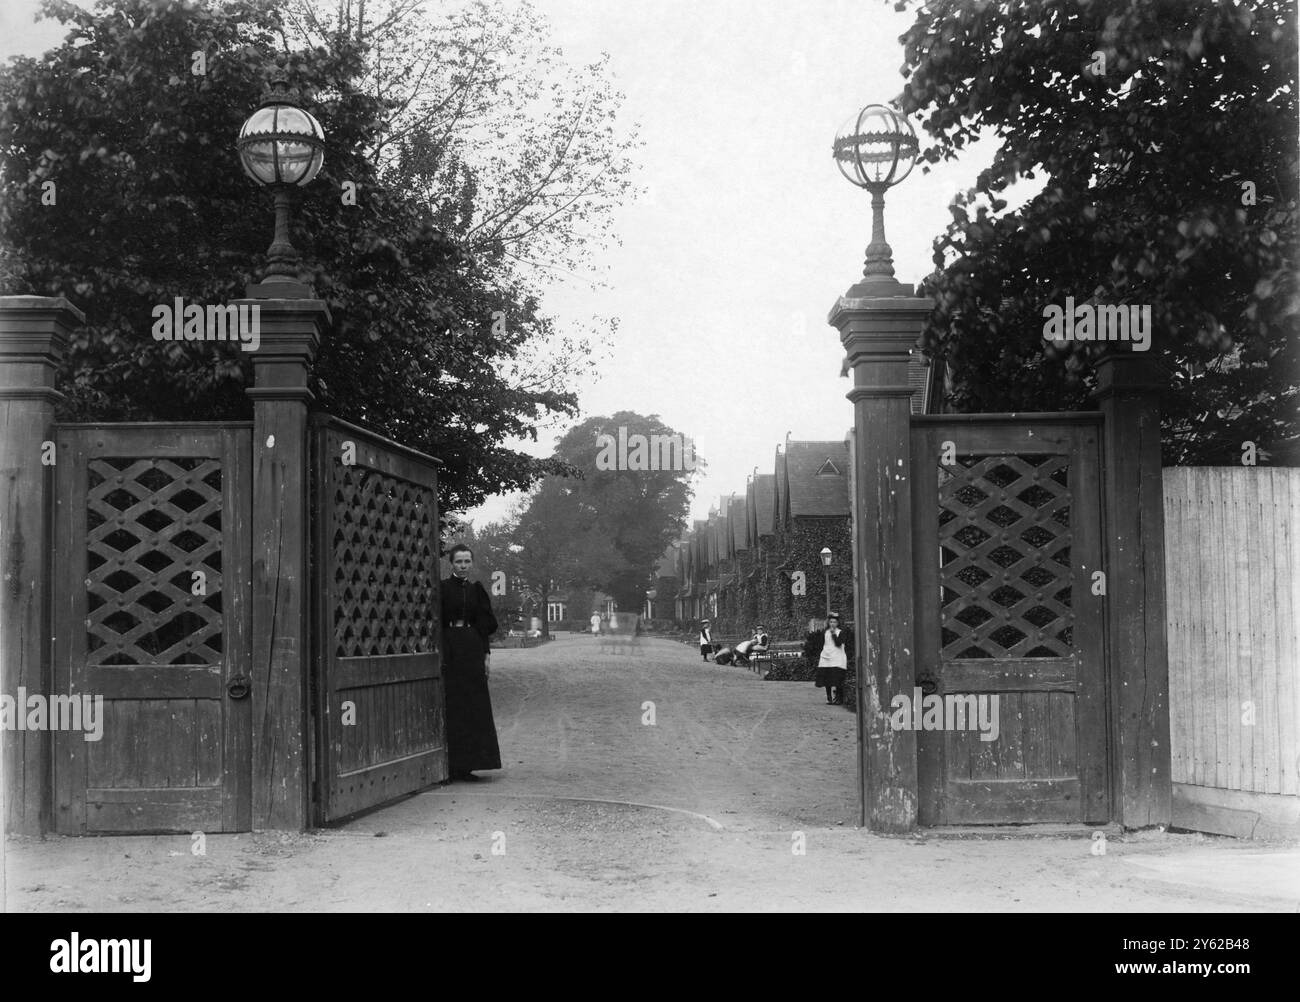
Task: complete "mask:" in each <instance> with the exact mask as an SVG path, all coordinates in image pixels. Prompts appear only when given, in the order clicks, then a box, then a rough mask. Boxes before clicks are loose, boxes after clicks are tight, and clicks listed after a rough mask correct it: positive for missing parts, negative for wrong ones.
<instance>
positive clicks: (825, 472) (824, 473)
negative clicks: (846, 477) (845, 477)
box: [817, 459, 840, 477]
mask: <svg viewBox="0 0 1300 1002" xmlns="http://www.w3.org/2000/svg"><path fill="white" fill-rule="evenodd" d="M817 476H819V477H838V476H840V470H839V467H837V466H836V465H835V464H834V463H832V462H831V461H830V460H829V459H827V460H826V462H824V463H822V468H821V469H820V470H818V471H817Z"/></svg>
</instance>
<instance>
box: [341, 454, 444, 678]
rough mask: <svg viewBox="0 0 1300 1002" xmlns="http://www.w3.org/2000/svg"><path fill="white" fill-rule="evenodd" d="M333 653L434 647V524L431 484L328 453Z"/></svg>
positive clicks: (404, 651) (413, 651)
mask: <svg viewBox="0 0 1300 1002" xmlns="http://www.w3.org/2000/svg"><path fill="white" fill-rule="evenodd" d="M330 466H331V469H332V480H333V483H332V487H333V505H332V506H331V507H332V514H331V525H330V538H331V540H332V545H333V550H334V554H333V556H334V561H333V563H334V596H335V604H334V610H333V626H334V643H335V653H336V655H337V656H339V657H365V656H374V655H385V654H422V653H427V652H429V651H432V650H433V649H434V637H435V632H434V630H435V623H434V589H435V588H436V587H437V583H438V580H437V574H438V549H437V539H438V526H437V522H436V520H435V516H434V513H435V511H436V501H437V499H436V498H435V496H434V493H433V491H432V490H430V489H429V488H428V487H424V486H421V485H419V484H414V483H411V482H410V481H407V480H402V479H400V478H397V477H393V476H389V475H388V474H386V473H381V472H379V471H377V470H372V469H369V468H367V467H365V466H360V465H355V466H348V465H344V464H343V462H342V461H341V460H340V459H339V458H338V457H335V458H334V460H333V462H332V463H331V464H330Z"/></svg>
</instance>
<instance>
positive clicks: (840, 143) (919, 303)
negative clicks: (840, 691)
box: [828, 104, 934, 832]
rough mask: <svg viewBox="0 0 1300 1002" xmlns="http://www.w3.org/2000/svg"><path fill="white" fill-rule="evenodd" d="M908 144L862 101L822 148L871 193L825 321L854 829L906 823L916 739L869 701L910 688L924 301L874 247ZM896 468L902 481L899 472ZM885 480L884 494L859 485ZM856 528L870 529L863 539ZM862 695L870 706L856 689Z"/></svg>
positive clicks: (912, 818)
mask: <svg viewBox="0 0 1300 1002" xmlns="http://www.w3.org/2000/svg"><path fill="white" fill-rule="evenodd" d="M919 145H920V144H919V143H918V142H917V139H916V133H915V132H914V131H913V129H912V126H911V125H910V124H908V122H907V120H906V119H905V118H904V117H903V116H902V115H901V114H899V113H898V112H897V111H894V110H892V109H890V108H888V107H886V106H884V105H879V104H874V105H867V106H866V107H865V108H863V109H862V110H861V111H859V112H858V113H857V114H855V115H854V116H853V117H852V118H850V119H849V121H848V122H847V123H845V125H844V127H843V128H841V129H840V131H839V134H838V135H836V137H835V141H834V144H833V146H832V155H833V156H834V159H835V163H836V166H837V167H838V168H839V170H840V173H841V174H843V175H844V177H845V178H847V179H848V180H849V181H850V182H852V183H853V184H855V185H857V186H858V187H859V188H865V189H866V190H867V191H869V192H871V195H872V199H871V208H872V228H871V243H870V244H869V245H868V246H867V254H866V265H865V267H864V268H863V271H862V278H861V279H860V280H859V281H857V282H855V283H854V284H853V285H852V286H850V287H849V289H848V291H847V292H845V293H844V295H842V296H841V297H840V298H839V299H838V300H837V301H836V303H835V306H834V307H833V308H832V310H831V314H830V316H829V318H828V319H829V321H830V323H831V326H833V327H835V328H837V329H838V330H839V333H840V343H841V344H842V345H843V346H844V351H845V356H846V357H845V360H844V362H845V370H846V371H848V372H850V373H852V374H853V389H852V390H851V391H850V393H849V399H850V400H852V401H853V411H854V441H855V449H854V459H853V463H854V468H853V475H854V482H855V483H856V484H857V485H858V486H857V489H856V490H855V492H854V497H853V517H854V523H855V524H856V525H857V527H858V529H859V531H858V532H857V533H856V534H855V539H854V544H853V558H852V559H853V561H854V563H853V569H854V571H855V573H856V574H857V575H858V582H857V584H858V587H857V589H856V593H857V594H856V606H855V612H854V619H855V623H856V625H857V631H858V638H859V644H858V651H859V655H858V670H859V684H858V686H857V694H858V720H859V724H860V726H859V728H858V741H859V748H858V785H859V788H860V789H861V790H862V808H863V812H862V816H861V820H862V823H863V824H865V825H867V826H869V827H870V828H871V829H872V830H873V831H891V832H905V831H910V830H911V829H913V828H914V827H915V826H916V823H917V805H918V803H919V802H920V786H919V781H918V772H917V744H916V735H915V733H914V732H912V731H910V730H897V731H896V730H894V728H893V727H892V726H890V724H889V721H888V717H887V715H886V714H881V713H880V712H878V711H875V712H872V710H871V707H873V706H876V707H878V706H890V705H893V701H894V699H896V698H897V697H899V696H902V697H903V698H909V694H910V693H911V692H912V689H913V687H914V686H915V681H916V666H915V659H914V657H913V653H912V652H913V649H914V648H915V646H916V643H915V637H914V635H913V627H914V619H913V608H912V605H913V596H912V564H913V551H912V537H911V532H912V521H911V505H912V493H911V492H912V484H911V478H910V477H909V476H908V475H907V474H906V471H907V470H909V469H911V444H910V443H911V438H910V436H911V396H912V384H911V382H910V380H909V371H910V365H911V361H912V352H913V350H914V349H915V346H916V339H917V335H919V334H920V333H921V330H922V329H923V327H924V326H925V322H926V318H927V317H928V316H929V314H930V312H931V311H932V310H933V308H934V303H933V302H932V301H931V300H930V299H928V298H926V297H922V296H917V295H916V292H915V288H914V287H913V286H912V285H910V284H905V283H903V282H899V281H898V280H897V279H896V278H895V277H894V265H893V252H892V251H891V250H890V248H889V244H888V243H887V242H886V241H885V191H886V190H887V189H888V188H890V187H892V186H893V185H895V184H898V183H899V182H900V181H902V180H904V179H905V178H906V177H907V176H908V175H909V174H910V173H911V171H912V168H913V166H914V165H915V163H916V158H917V153H918V150H919ZM900 473H901V474H902V475H901V476H900ZM879 483H888V484H890V489H889V490H888V491H876V490H867V489H865V485H869V484H879ZM863 526H873V527H874V526H881V527H882V530H883V531H882V532H881V533H880V535H879V537H877V538H872V539H871V541H870V543H869V542H868V534H867V533H864V532H862V531H861V529H862V527H863ZM867 692H870V693H871V696H870V701H869V702H868V700H867V699H866V696H865V695H864V693H867Z"/></svg>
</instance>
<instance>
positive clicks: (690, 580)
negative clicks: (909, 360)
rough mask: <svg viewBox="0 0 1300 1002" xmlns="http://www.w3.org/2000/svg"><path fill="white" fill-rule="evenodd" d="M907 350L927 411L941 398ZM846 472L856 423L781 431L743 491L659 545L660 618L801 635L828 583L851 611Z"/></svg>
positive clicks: (834, 598)
mask: <svg viewBox="0 0 1300 1002" xmlns="http://www.w3.org/2000/svg"><path fill="white" fill-rule="evenodd" d="M913 358H914V363H913V366H912V371H911V381H912V384H913V387H914V392H913V395H912V411H913V413H929V412H930V408H931V406H932V402H933V401H936V400H937V399H938V398H939V393H938V392H937V388H936V386H935V383H934V379H933V378H932V373H933V370H932V369H931V368H930V367H929V365H928V364H927V361H926V360H925V359H924V358H923V357H922V356H920V354H919V353H917V354H915V355H914V356H913ZM852 476H853V433H852V432H850V433H849V434H848V435H847V436H846V437H845V438H844V439H843V440H841V441H792V440H790V439H789V438H788V437H787V439H786V442H785V444H784V447H782V446H780V445H778V446H777V448H776V457H775V462H774V465H773V470H772V472H771V473H759V472H758V471H757V469H756V470H755V471H754V473H753V475H751V476H750V477H749V479H748V481H747V483H746V484H745V492H744V494H732V495H729V496H724V497H722V498H720V499H719V500H718V503H717V504H716V505H715V506H714V507H713V508H712V509H711V510H710V512H709V517H708V518H707V519H697V520H696V521H695V522H694V524H693V526H692V527H691V529H690V531H689V532H688V533H687V534H686V536H685V537H684V538H682V539H680V540H678V541H677V542H676V543H674V544H673V545H672V546H671V547H669V550H668V552H667V553H665V554H664V557H663V559H661V561H660V564H659V567H658V569H657V571H656V573H657V575H658V576H657V577H656V580H655V582H654V587H653V589H652V590H653V594H654V598H653V608H654V609H655V610H656V611H657V612H658V613H660V616H659V617H658V618H667V617H671V618H675V619H676V620H678V622H679V623H680V624H682V625H684V626H687V627H688V628H693V627H694V626H695V625H696V624H698V622H699V621H700V620H701V619H705V618H707V619H710V620H712V621H713V635H714V637H716V638H719V639H733V638H736V637H740V636H743V635H746V634H748V633H749V632H750V631H751V630H752V629H753V628H754V627H755V626H756V625H758V624H759V623H762V624H763V625H764V626H766V627H767V628H768V632H769V633H771V635H772V636H773V638H774V639H777V640H789V639H798V638H802V637H803V635H804V634H805V632H806V631H807V630H808V629H810V626H811V623H810V621H811V620H813V619H820V618H821V617H822V616H824V615H825V614H826V610H827V606H828V598H827V587H828V585H829V589H830V596H829V606H830V607H832V608H835V609H837V611H839V612H840V613H841V614H842V615H843V616H844V617H846V619H848V620H850V621H851V620H852V617H853V604H854V603H853V524H852V505H851V500H850V499H851V498H852V497H853V485H852ZM823 550H829V551H830V565H829V567H826V566H824V565H823V560H822V555H821V554H822V551H823ZM670 589H672V590H673V597H672V598H671V600H670V597H669V592H670ZM649 606H650V603H649V602H648V604H647V607H649Z"/></svg>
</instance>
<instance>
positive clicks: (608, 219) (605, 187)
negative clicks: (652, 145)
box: [285, 0, 640, 388]
mask: <svg viewBox="0 0 1300 1002" xmlns="http://www.w3.org/2000/svg"><path fill="white" fill-rule="evenodd" d="M285 18H286V22H287V23H288V24H289V25H290V26H291V28H292V30H293V35H292V36H291V37H293V38H295V39H297V40H299V41H301V42H302V43H303V44H305V45H306V46H308V47H314V46H320V47H324V48H329V49H333V48H336V47H339V46H342V47H347V46H349V45H354V44H356V43H362V44H364V46H365V51H366V71H365V74H364V76H363V78H362V79H361V80H360V81H359V82H358V89H359V90H360V91H362V92H363V93H368V94H371V95H372V96H374V97H375V98H377V99H383V100H384V101H385V103H386V112H385V115H384V119H383V122H382V123H381V125H380V127H379V128H378V129H377V130H376V134H375V142H374V143H373V144H372V145H371V146H370V147H369V148H368V149H367V151H366V152H367V156H368V157H369V158H370V159H371V160H372V162H373V163H374V164H375V166H376V168H377V170H378V171H379V174H380V177H381V178H382V179H383V181H384V183H385V184H387V185H389V186H390V187H393V188H397V189H400V190H402V191H405V192H408V193H410V194H411V195H413V196H414V197H415V198H417V199H418V200H419V201H420V203H421V204H423V205H425V206H426V207H427V208H428V209H429V210H430V211H431V212H432V213H433V215H434V217H435V219H436V220H437V222H438V225H439V227H440V228H441V229H442V230H443V231H444V232H446V233H448V234H450V235H452V236H453V237H454V238H455V239H456V240H457V242H458V243H460V244H461V246H462V247H464V248H465V249H466V250H467V251H468V252H469V253H471V254H472V255H474V256H475V258H476V259H477V260H478V261H479V262H480V263H481V264H483V265H484V266H485V267H487V268H489V270H490V271H491V272H492V273H493V274H500V275H502V276H503V279H504V280H506V281H508V282H514V283H519V284H521V285H522V286H523V287H525V288H529V289H534V290H535V289H539V288H541V287H544V286H546V285H548V284H553V283H555V282H556V281H566V280H570V279H586V280H588V281H590V282H591V283H592V284H595V283H596V282H597V281H598V278H599V271H598V270H597V268H596V266H595V260H596V258H597V255H598V254H599V252H600V251H601V250H602V249H604V248H606V247H607V246H608V245H609V244H610V243H611V242H612V241H613V239H614V234H613V222H614V210H615V209H616V208H617V207H618V206H619V205H620V204H621V202H622V201H623V199H624V198H625V197H626V195H627V194H628V193H629V192H630V191H631V190H632V186H631V175H632V172H633V168H634V162H633V153H634V151H635V149H636V148H637V147H638V146H639V145H640V143H639V140H638V139H637V137H636V129H635V127H634V126H632V127H627V128H623V127H620V125H619V113H620V109H621V105H622V99H623V95H622V94H620V93H619V92H618V91H617V90H615V88H614V86H613V84H612V82H611V80H610V69H609V65H608V57H607V56H606V57H604V58H602V59H601V60H599V61H598V62H595V63H592V64H590V65H586V66H578V65H574V64H572V63H571V62H570V61H568V60H566V59H565V57H564V54H563V52H562V51H561V50H560V49H559V48H558V47H557V46H555V45H554V44H553V43H552V42H551V41H550V32H549V26H548V23H547V21H546V20H545V19H544V18H543V17H542V16H541V15H539V14H538V13H537V11H536V10H535V9H534V8H533V7H532V6H531V5H530V4H529V3H528V2H527V0H516V2H511V3H500V2H489V0H450V2H446V3H439V4H437V5H430V4H425V3H422V2H419V0H294V2H293V3H291V4H289V5H288V7H287V9H286V12H285ZM610 323H611V321H609V320H594V322H593V324H592V326H589V327H588V328H587V329H585V330H580V329H579V328H577V326H576V325H575V324H571V325H569V326H567V327H566V328H565V329H564V330H562V331H551V332H549V333H550V334H551V335H552V336H551V337H549V338H548V339H547V340H546V341H545V342H542V341H541V340H540V339H534V340H533V342H532V343H531V344H530V346H529V347H530V351H529V353H528V358H527V364H526V365H521V366H520V367H519V371H518V376H519V378H520V380H522V381H527V382H529V383H536V384H537V385H539V386H545V387H547V388H556V387H558V386H560V385H561V384H562V381H563V379H564V377H566V376H568V375H571V374H572V373H573V372H574V371H575V370H576V368H578V367H581V366H586V365H587V364H589V362H590V359H591V355H592V344H593V341H595V340H596V339H597V338H599V337H603V335H604V334H605V333H606V332H607V331H608V329H609V326H610Z"/></svg>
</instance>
